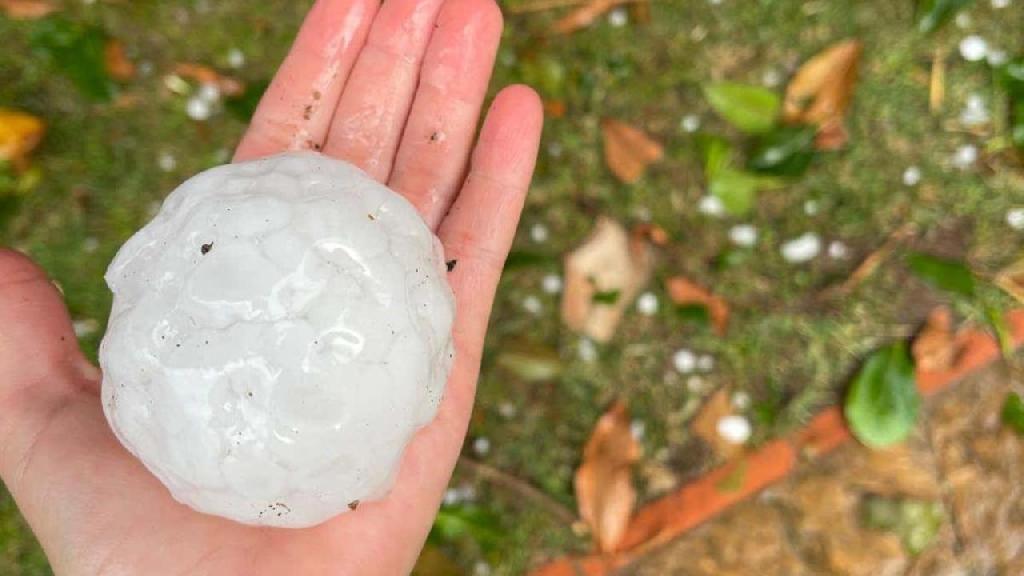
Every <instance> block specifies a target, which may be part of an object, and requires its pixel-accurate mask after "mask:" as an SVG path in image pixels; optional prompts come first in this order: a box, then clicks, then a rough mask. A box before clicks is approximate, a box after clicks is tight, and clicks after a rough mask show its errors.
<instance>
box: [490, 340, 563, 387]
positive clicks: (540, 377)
mask: <svg viewBox="0 0 1024 576" xmlns="http://www.w3.org/2000/svg"><path fill="white" fill-rule="evenodd" d="M497 362H498V366H500V367H502V368H504V369H506V370H508V371H509V372H511V373H512V374H515V375H516V376H518V377H519V378H521V379H523V380H526V381H528V382H546V381H550V380H554V379H555V378H558V376H559V375H560V374H561V373H562V361H561V358H559V357H558V353H557V352H556V351H554V350H551V349H547V348H538V349H526V348H524V349H521V350H505V351H503V352H501V353H500V354H498V360H497Z"/></svg>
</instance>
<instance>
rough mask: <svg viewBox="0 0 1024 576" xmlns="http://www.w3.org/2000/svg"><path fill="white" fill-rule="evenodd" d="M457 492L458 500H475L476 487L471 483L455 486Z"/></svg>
mask: <svg viewBox="0 0 1024 576" xmlns="http://www.w3.org/2000/svg"><path fill="white" fill-rule="evenodd" d="M456 490H458V492H459V500H460V501H461V502H472V501H474V500H476V487H474V486H473V485H472V484H463V485H461V486H459V487H458V488H456Z"/></svg>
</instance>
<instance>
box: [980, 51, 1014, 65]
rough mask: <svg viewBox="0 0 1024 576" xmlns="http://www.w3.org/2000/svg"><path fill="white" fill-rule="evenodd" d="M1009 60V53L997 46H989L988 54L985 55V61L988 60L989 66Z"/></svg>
mask: <svg viewBox="0 0 1024 576" xmlns="http://www.w3.org/2000/svg"><path fill="white" fill-rule="evenodd" d="M1009 60H1010V55H1009V54H1007V53H1006V50H1000V49H997V48H989V49H988V54H986V55H985V61H986V62H988V65H989V66H995V67H997V68H998V67H999V66H1002V65H1003V64H1006V63H1007V62H1008V61H1009Z"/></svg>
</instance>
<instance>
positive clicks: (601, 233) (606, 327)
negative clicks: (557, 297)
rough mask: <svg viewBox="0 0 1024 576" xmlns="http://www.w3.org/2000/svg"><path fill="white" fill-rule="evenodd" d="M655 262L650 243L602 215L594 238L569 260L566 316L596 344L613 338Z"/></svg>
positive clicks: (563, 299) (564, 308)
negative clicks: (630, 233) (631, 234)
mask: <svg viewBox="0 0 1024 576" xmlns="http://www.w3.org/2000/svg"><path fill="white" fill-rule="evenodd" d="M653 260H654V255H653V253H652V250H651V247H650V245H649V244H648V243H647V242H646V241H644V240H643V239H638V238H632V239H631V238H630V236H629V233H627V232H626V230H625V228H623V227H622V225H620V224H619V223H617V222H615V221H614V220H611V219H609V218H604V217H601V218H599V219H598V221H597V226H596V227H595V228H594V231H593V232H592V233H591V235H590V237H589V238H588V239H587V240H586V241H585V242H584V243H583V245H581V246H580V247H579V248H577V249H576V250H574V251H573V252H571V253H570V254H569V255H568V256H567V257H566V259H565V290H564V292H563V294H562V320H563V321H564V322H565V323H566V325H567V326H569V328H572V329H573V330H578V331H580V332H583V333H584V334H586V335H587V336H589V337H591V338H593V339H594V340H597V341H598V342H607V341H608V340H611V338H612V336H614V335H615V329H616V327H618V325H619V321H620V320H622V315H623V314H624V313H625V310H626V307H627V306H629V305H630V303H631V302H632V301H633V299H634V298H636V295H637V294H639V292H640V290H641V289H642V288H643V287H644V285H645V284H647V280H648V279H649V278H650V275H651V268H652V265H653ZM602 300H604V301H602ZM609 300H614V301H609Z"/></svg>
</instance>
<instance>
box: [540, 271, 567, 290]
mask: <svg viewBox="0 0 1024 576" xmlns="http://www.w3.org/2000/svg"><path fill="white" fill-rule="evenodd" d="M540 286H541V289H542V290H544V292H545V293H546V294H558V293H559V292H561V291H562V277H561V276H559V275H558V274H548V275H546V276H544V278H543V279H541V281H540Z"/></svg>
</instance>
